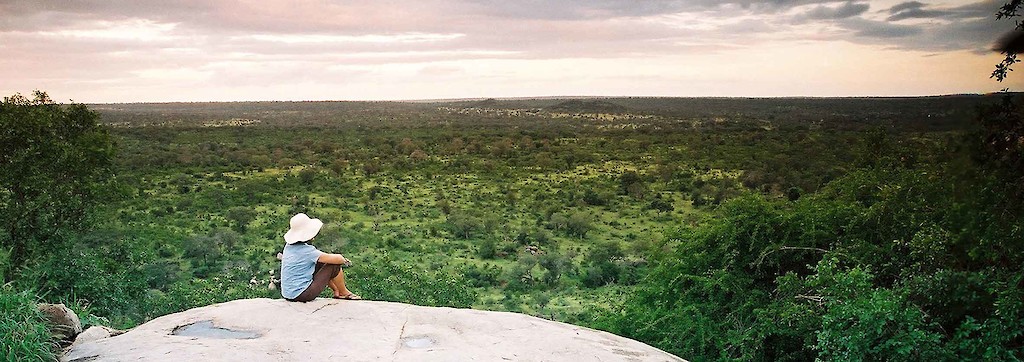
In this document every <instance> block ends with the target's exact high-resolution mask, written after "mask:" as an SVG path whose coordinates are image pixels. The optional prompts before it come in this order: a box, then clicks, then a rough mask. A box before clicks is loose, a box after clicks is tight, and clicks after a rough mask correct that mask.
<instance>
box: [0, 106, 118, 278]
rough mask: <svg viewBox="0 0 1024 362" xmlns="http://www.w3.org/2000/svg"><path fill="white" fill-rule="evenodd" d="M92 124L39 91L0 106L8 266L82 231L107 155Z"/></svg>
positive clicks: (1, 212)
mask: <svg viewBox="0 0 1024 362" xmlns="http://www.w3.org/2000/svg"><path fill="white" fill-rule="evenodd" d="M98 119H99V116H98V115H97V113H95V112H93V111H91V110H89V109H88V108H87V107H86V106H84V105H81V104H70V105H63V104H57V103H55V102H53V100H51V99H50V98H49V96H47V95H46V93H43V92H40V91H36V92H34V94H33V98H32V99H29V98H26V97H24V96H22V95H20V94H16V95H14V96H10V97H5V98H4V101H3V103H0V175H2V177H0V225H2V227H0V241H2V244H0V245H3V249H6V250H5V252H7V253H9V255H10V256H9V258H10V265H11V266H14V267H18V266H21V265H22V264H23V263H24V262H25V261H26V260H28V259H29V258H30V257H31V256H32V255H34V253H36V252H38V251H39V250H43V249H45V248H49V247H53V246H54V245H55V244H56V243H58V241H59V240H60V239H61V237H62V234H64V233H67V232H71V231H75V230H81V229H83V228H84V227H86V226H87V225H88V215H89V210H90V209H91V208H92V206H93V205H94V203H95V202H97V200H98V196H100V195H101V192H102V190H103V189H104V188H103V185H104V184H105V183H106V182H107V181H108V180H109V179H110V175H111V171H110V166H111V160H112V158H113V155H114V145H113V143H112V141H111V138H110V136H109V135H108V134H107V131H106V130H105V129H104V128H103V127H102V126H100V125H99V123H98Z"/></svg>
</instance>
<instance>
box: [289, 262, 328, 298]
mask: <svg viewBox="0 0 1024 362" xmlns="http://www.w3.org/2000/svg"><path fill="white" fill-rule="evenodd" d="M340 272H341V265H339V264H325V263H316V269H313V282H312V283H310V284H309V286H308V287H306V290H303V291H302V293H299V296H297V297H295V298H294V299H288V298H285V299H287V300H288V301H291V302H308V301H311V300H313V299H316V297H317V296H318V295H320V293H321V292H323V291H324V288H327V283H329V282H330V281H331V279H334V277H336V276H338V273H340Z"/></svg>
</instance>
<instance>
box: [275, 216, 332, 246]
mask: <svg viewBox="0 0 1024 362" xmlns="http://www.w3.org/2000/svg"><path fill="white" fill-rule="evenodd" d="M323 226H324V223H323V221H320V219H310V218H309V216H307V215H306V214H304V213H301V212H300V213H298V214H295V216H292V220H291V228H290V229H288V232H287V233H285V234H284V242H286V243H288V244H295V243H297V242H300V241H309V240H310V239H312V238H313V237H314V236H316V234H317V233H319V232H320V228H321V227H323Z"/></svg>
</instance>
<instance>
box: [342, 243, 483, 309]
mask: <svg viewBox="0 0 1024 362" xmlns="http://www.w3.org/2000/svg"><path fill="white" fill-rule="evenodd" d="M377 255H378V257H377V258H376V259H371V260H367V261H365V262H361V263H360V264H359V265H358V266H356V267H352V268H348V269H345V273H346V274H345V275H346V277H347V278H348V279H347V280H346V282H347V283H348V285H349V287H350V289H352V290H353V291H356V292H357V293H359V294H361V295H362V296H363V297H364V298H368V299H373V300H386V301H392V302H402V303H410V304H416V305H426V306H442V307H461V308H468V307H469V306H471V305H472V304H473V302H475V301H476V293H475V292H474V291H473V289H472V288H471V287H470V286H469V284H468V283H467V278H465V277H464V276H463V275H457V274H454V273H452V272H449V271H444V270H437V271H427V270H420V269H415V268H413V267H412V266H410V265H408V264H404V263H400V262H398V261H395V260H393V259H392V258H391V256H390V255H389V254H388V253H387V252H386V251H381V252H380V253H378V254H377Z"/></svg>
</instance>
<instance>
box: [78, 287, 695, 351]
mask: <svg viewBox="0 0 1024 362" xmlns="http://www.w3.org/2000/svg"><path fill="white" fill-rule="evenodd" d="M62 359H63V360H64V361H175V362H178V361H183V360H195V361H221V360H232V361H300V360H315V361H326V360H338V361H375V360H387V361H470V360H474V361H573V362H576V361H682V360H681V359H679V358H678V357H676V356H673V355H671V354H668V353H665V352H663V351H661V350H658V349H656V348H654V347H651V346H648V345H646V344H643V343H640V342H637V341H634V340H630V339H627V338H623V337H619V336H616V335H613V334H611V333H606V332H601V331H596V330H592V329H588V328H584V327H578V326H574V325H571V324H565V323H559V322H553V321H549V320H544V319H540V318H536V317H531V316H527V315H523V314H517V313H506V312H486V311H479V310H472V309H455V308H438V307H422V306H415V305H408V304H402V303H391V302H376V301H365V300H363V301H350V300H335V299H317V300H314V301H312V302H309V303H295V302H288V301H285V300H280V299H243V300H236V301H231V302H227V303H221V304H215V305H211V306H206V307H201V308H195V309H191V310H188V311H184V312H181V313H175V314H170V315H166V316H163V317H159V318H156V319H154V320H152V321H149V322H147V323H145V324H142V325H140V326H138V327H136V328H134V329H132V330H130V331H128V332H126V333H124V334H121V335H119V336H114V337H110V338H104V339H100V340H94V341H90V342H84V343H81V344H78V345H76V346H74V347H73V348H71V349H70V350H69V351H68V352H67V353H66V354H65V355H64V356H63V358H62Z"/></svg>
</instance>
